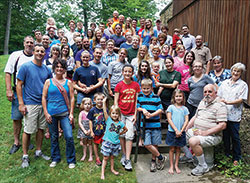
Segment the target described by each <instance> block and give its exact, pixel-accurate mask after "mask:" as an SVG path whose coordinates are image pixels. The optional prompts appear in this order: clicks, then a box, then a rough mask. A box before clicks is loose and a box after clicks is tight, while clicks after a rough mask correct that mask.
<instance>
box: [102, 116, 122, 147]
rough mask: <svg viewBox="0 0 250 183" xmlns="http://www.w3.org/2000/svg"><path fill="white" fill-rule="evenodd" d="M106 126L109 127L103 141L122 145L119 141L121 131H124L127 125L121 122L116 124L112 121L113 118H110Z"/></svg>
mask: <svg viewBox="0 0 250 183" xmlns="http://www.w3.org/2000/svg"><path fill="white" fill-rule="evenodd" d="M106 125H107V126H106V131H105V134H104V136H103V138H102V139H103V140H106V141H109V142H111V143H112V144H119V143H120V140H119V135H120V130H121V129H123V127H124V126H125V124H124V123H123V122H121V121H119V122H118V123H115V122H114V121H113V120H112V119H111V117H108V119H107V121H106Z"/></svg>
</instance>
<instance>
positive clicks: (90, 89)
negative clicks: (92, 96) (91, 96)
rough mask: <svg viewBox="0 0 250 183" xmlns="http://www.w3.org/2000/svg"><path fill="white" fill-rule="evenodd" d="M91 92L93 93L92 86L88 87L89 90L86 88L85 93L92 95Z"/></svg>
mask: <svg viewBox="0 0 250 183" xmlns="http://www.w3.org/2000/svg"><path fill="white" fill-rule="evenodd" d="M91 91H92V88H91V86H90V87H87V88H86V90H85V93H86V94H88V93H90V92H91Z"/></svg>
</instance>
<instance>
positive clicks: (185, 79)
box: [176, 64, 191, 91]
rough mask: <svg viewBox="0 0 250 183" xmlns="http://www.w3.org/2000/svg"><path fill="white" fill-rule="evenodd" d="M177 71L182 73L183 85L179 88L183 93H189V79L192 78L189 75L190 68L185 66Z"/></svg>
mask: <svg viewBox="0 0 250 183" xmlns="http://www.w3.org/2000/svg"><path fill="white" fill-rule="evenodd" d="M176 71H178V72H180V73H181V84H179V87H178V88H179V89H180V90H182V91H189V88H188V78H190V77H191V75H190V73H189V66H188V65H185V64H184V65H183V66H180V67H178V68H177V69H176Z"/></svg>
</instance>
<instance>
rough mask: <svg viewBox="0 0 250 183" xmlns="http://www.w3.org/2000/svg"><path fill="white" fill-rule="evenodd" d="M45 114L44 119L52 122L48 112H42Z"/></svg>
mask: <svg viewBox="0 0 250 183" xmlns="http://www.w3.org/2000/svg"><path fill="white" fill-rule="evenodd" d="M44 115H45V119H46V121H47V123H49V124H51V123H52V117H51V115H50V114H49V113H46V114H44Z"/></svg>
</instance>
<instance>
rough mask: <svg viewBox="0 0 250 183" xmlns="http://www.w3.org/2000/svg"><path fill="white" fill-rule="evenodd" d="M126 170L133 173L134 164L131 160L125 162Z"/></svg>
mask: <svg viewBox="0 0 250 183" xmlns="http://www.w3.org/2000/svg"><path fill="white" fill-rule="evenodd" d="M125 170H126V171H132V163H131V161H130V160H125Z"/></svg>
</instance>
